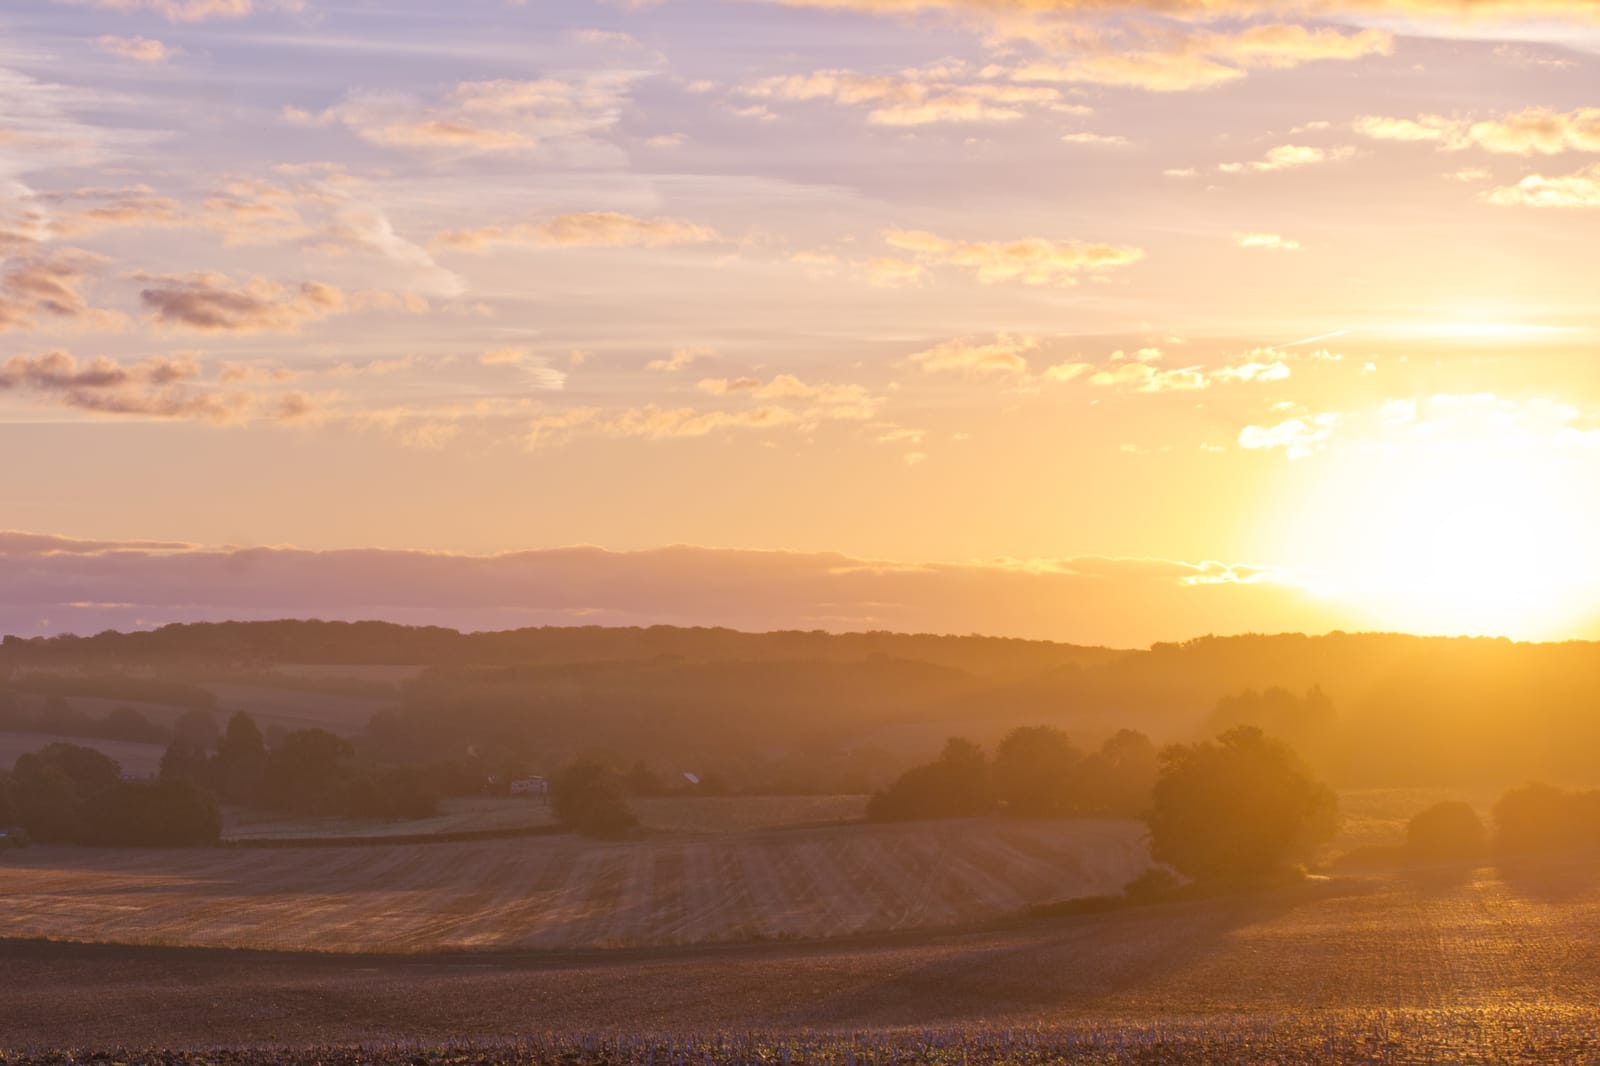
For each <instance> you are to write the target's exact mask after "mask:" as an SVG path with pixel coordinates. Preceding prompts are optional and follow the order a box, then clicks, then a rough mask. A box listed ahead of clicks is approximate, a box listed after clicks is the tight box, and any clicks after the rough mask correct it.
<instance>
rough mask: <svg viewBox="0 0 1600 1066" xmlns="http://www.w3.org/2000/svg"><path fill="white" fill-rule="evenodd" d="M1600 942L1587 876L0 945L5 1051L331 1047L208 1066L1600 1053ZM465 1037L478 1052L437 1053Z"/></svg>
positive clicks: (1414, 1059) (972, 1065) (1034, 1063)
mask: <svg viewBox="0 0 1600 1066" xmlns="http://www.w3.org/2000/svg"><path fill="white" fill-rule="evenodd" d="M1597 933H1600V868H1596V867H1585V868H1582V869H1566V870H1562V871H1559V875H1558V876H1550V875H1529V874H1522V875H1519V876H1517V877H1516V878H1513V879H1511V880H1509V881H1508V880H1505V879H1502V878H1501V877H1500V876H1499V875H1498V874H1496V873H1495V872H1494V871H1493V870H1490V869H1484V870H1480V871H1477V872H1476V873H1474V874H1472V875H1470V876H1467V877H1465V878H1464V879H1461V880H1455V881H1449V880H1431V881H1415V880H1407V879H1403V878H1396V879H1390V880H1375V881H1365V882H1347V883H1343V882H1335V883H1329V884H1322V885H1308V886H1303V887H1302V888H1299V889H1295V890H1285V891H1281V892H1277V893H1273V894H1268V895H1262V896H1255V897H1234V898H1224V899H1214V900H1207V901H1196V902H1188V903H1181V904H1167V905H1158V906H1149V907H1142V908H1132V909H1127V910H1122V911H1117V912H1112V913H1104V914H1094V915H1079V916H1074V917H1069V918H1062V919H1055V920H1049V921H1031V922H1019V923H1010V924H1005V925H999V926H994V927H991V928H988V929H984V930H974V931H968V932H963V933H919V934H899V935H890V936H879V937H873V938H860V939H856V940H848V941H838V942H832V943H825V944H824V943H812V944H759V945H736V946H726V947H693V948H682V949H674V950H659V949H658V950H648V951H621V952H604V953H579V954H565V955H538V954H536V955H528V954H523V955H459V956H445V957H441V956H433V957H419V956H407V957H390V958H385V957H370V956H368V957H352V956H318V955H305V954H302V955H283V954H260V953H237V952H208V951H183V950H171V949H153V948H122V947H108V946H96V945H66V944H42V943H20V942H0V973H4V974H5V975H6V978H7V992H6V995H5V996H4V997H0V1034H4V1035H0V1047H10V1048H12V1049H15V1050H23V1049H29V1048H46V1047H50V1048H62V1047H102V1048H105V1047H112V1046H122V1047H169V1048H172V1047H176V1048H210V1047H215V1046H216V1045H217V1044H218V1042H219V1040H221V1041H225V1042H226V1043H228V1044H229V1045H231V1046H234V1047H266V1046H277V1047H291V1048H301V1049H305V1048H307V1047H309V1046H311V1045H318V1047H317V1048H316V1050H301V1051H291V1052H284V1051H277V1052H262V1053H257V1054H255V1055H253V1056H244V1057H241V1058H235V1059H230V1057H229V1056H226V1055H219V1054H215V1053H208V1054H207V1056H206V1061H208V1062H212V1063H220V1064H226V1063H228V1062H230V1061H236V1062H264V1061H279V1062H285V1063H290V1064H299V1063H302V1062H303V1063H311V1062H322V1063H328V1064H334V1063H354V1062H357V1061H359V1062H363V1063H372V1064H374V1066H388V1064H389V1063H394V1064H395V1066H399V1064H400V1063H402V1062H406V1063H410V1062H418V1061H420V1062H424V1063H427V1062H441V1063H443V1062H458V1063H465V1062H474V1063H476V1062H506V1063H529V1064H532V1063H541V1064H542V1063H557V1062H560V1063H564V1064H566V1066H580V1064H584V1063H595V1064H598V1063H601V1062H605V1063H610V1064H611V1066H724V1064H732V1063H743V1062H761V1063H763V1064H766V1066H782V1064H784V1063H791V1066H794V1064H802V1063H818V1064H822V1066H888V1064H890V1063H900V1062H930V1063H941V1064H943V1063H948V1064H950V1066H955V1064H956V1063H962V1062H965V1063H966V1064H967V1066H987V1064H995V1066H998V1064H999V1063H1002V1062H1004V1063H1012V1064H1018V1066H1043V1064H1045V1063H1054V1062H1093V1063H1157V1062H1160V1063H1173V1064H1189V1063H1201V1062H1206V1063H1238V1062H1269V1063H1323V1062H1367V1063H1371V1062H1393V1063H1421V1062H1551V1063H1554V1062H1562V1063H1570V1062H1593V1061H1600V1042H1597V1034H1600V1025H1597V1022H1600V1007H1597V1004H1600V947H1597V942H1600V937H1597V935H1596V934H1597ZM586 1033H587V1034H594V1036H593V1037H591V1038H584V1039H578V1038H579V1036H580V1035H581V1034H586ZM540 1034H562V1038H561V1039H557V1038H555V1037H549V1036H541V1035H540ZM691 1034H702V1035H701V1036H699V1037H695V1036H693V1035H691ZM718 1034H721V1035H720V1036H719V1035H718ZM747 1034H765V1035H764V1036H759V1037H752V1036H748V1035H747ZM530 1038H531V1042H529V1041H530ZM563 1040H576V1041H577V1042H576V1043H564V1042H563ZM449 1041H474V1042H476V1043H477V1045H479V1046H476V1047H470V1048H469V1047H466V1046H460V1045H456V1046H454V1047H453V1048H448V1049H446V1050H444V1051H442V1052H439V1051H436V1052H434V1053H425V1052H423V1051H421V1050H420V1049H421V1048H423V1047H428V1046H432V1047H435V1048H438V1047H440V1045H441V1042H449ZM503 1041H509V1042H510V1043H507V1044H502V1043H500V1042H503ZM396 1042H400V1046H398V1047H396V1046H394V1044H395V1043H396ZM357 1043H364V1044H367V1045H369V1047H368V1048H367V1049H366V1050H362V1051H359V1052H357V1051H350V1050H343V1051H340V1050H335V1049H332V1048H330V1047H329V1045H346V1046H348V1045H354V1044H357ZM786 1048H787V1053H785V1049H786ZM116 1059H117V1061H121V1062H127V1063H139V1062H141V1061H161V1062H168V1061H183V1060H181V1059H174V1060H168V1059H159V1058H157V1059H150V1060H143V1059H141V1057H140V1056H139V1055H137V1054H128V1053H119V1054H118V1055H117V1056H116ZM55 1061H61V1060H55Z"/></svg>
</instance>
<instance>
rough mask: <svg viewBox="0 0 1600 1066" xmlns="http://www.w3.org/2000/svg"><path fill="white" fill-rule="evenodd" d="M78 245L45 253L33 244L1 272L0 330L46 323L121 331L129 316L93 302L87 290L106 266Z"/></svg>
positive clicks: (8, 262) (14, 257)
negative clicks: (80, 249) (92, 280)
mask: <svg viewBox="0 0 1600 1066" xmlns="http://www.w3.org/2000/svg"><path fill="white" fill-rule="evenodd" d="M104 262H105V261H104V260H103V259H101V258H100V257H99V256H97V255H91V254H90V253H88V252H84V251H79V250H77V249H70V248H68V249H61V250H59V251H41V250H38V249H35V248H33V247H32V246H31V244H27V245H25V246H24V249H23V250H22V251H21V252H20V254H14V255H13V256H12V257H11V258H10V259H9V260H7V261H6V263H5V266H4V269H3V270H0V333H4V332H6V331H8V330H21V329H32V328H34V327H36V326H39V325H41V324H43V323H44V322H46V321H54V322H59V323H65V324H68V325H73V326H78V327H84V328H89V329H117V328H120V327H121V326H122V325H124V324H125V321H126V320H125V319H124V318H123V317H122V316H121V315H119V314H117V313H115V312H111V311H105V310H101V309H98V308H94V307H91V306H90V305H89V300H88V297H87V296H86V295H85V289H86V288H87V287H88V285H89V279H90V278H91V277H92V276H93V275H94V274H96V273H97V272H98V271H99V269H100V268H101V267H102V266H103V265H104Z"/></svg>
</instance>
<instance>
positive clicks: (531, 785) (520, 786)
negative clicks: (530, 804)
mask: <svg viewBox="0 0 1600 1066" xmlns="http://www.w3.org/2000/svg"><path fill="white" fill-rule="evenodd" d="M511 794H512V795H513V796H537V797H539V798H545V797H547V796H549V795H550V782H549V781H546V780H545V779H544V778H542V777H518V778H514V779H513V780H512V782H511Z"/></svg>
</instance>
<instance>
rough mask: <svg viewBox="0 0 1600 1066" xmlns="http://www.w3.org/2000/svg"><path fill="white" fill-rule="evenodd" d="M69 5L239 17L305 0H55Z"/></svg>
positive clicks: (180, 17)
mask: <svg viewBox="0 0 1600 1066" xmlns="http://www.w3.org/2000/svg"><path fill="white" fill-rule="evenodd" d="M55 3H57V4H64V5H67V6H71V7H92V8H96V9H98V10H100V11H116V12H119V13H121V14H125V15H127V14H133V13H136V12H141V11H148V12H150V13H151V14H155V15H160V16H161V17H162V18H165V19H166V20H167V21H169V22H205V21H207V20H209V19H241V18H245V17H246V16H248V15H252V14H254V13H256V12H258V11H299V10H301V9H302V8H303V7H304V6H305V4H304V0H55Z"/></svg>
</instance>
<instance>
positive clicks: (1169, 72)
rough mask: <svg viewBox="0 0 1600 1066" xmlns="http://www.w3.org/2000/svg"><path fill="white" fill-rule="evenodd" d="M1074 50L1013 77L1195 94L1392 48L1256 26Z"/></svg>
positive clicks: (1368, 37) (1362, 39) (1373, 35)
mask: <svg viewBox="0 0 1600 1066" xmlns="http://www.w3.org/2000/svg"><path fill="white" fill-rule="evenodd" d="M1072 43H1073V45H1074V46H1075V47H1078V48H1082V49H1083V52H1084V54H1081V55H1079V56H1077V57H1075V58H1073V59H1070V60H1067V61H1065V62H1062V61H1058V60H1048V59H1042V60H1036V61H1033V62H1030V63H1026V64H1023V65H1022V66H1020V67H1019V68H1017V69H1016V70H1015V71H1014V72H1012V75H1011V76H1012V78H1014V79H1015V80H1017V81H1022V82H1066V83H1079V84H1087V85H1103V86H1109V87H1114V88H1129V89H1142V90H1145V91H1147V92H1189V91H1193V90H1203V89H1213V88H1216V87H1218V86H1222V85H1227V84H1229V83H1231V82H1235V81H1238V80H1240V79H1241V78H1244V77H1246V76H1247V74H1248V72H1249V71H1250V70H1251V69H1254V68H1268V69H1275V70H1283V69H1288V68H1290V67H1295V66H1299V65H1300V64H1302V63H1309V62H1316V61H1320V60H1353V59H1360V58H1363V57H1365V56H1371V55H1388V54H1390V53H1391V52H1392V51H1393V49H1394V40H1393V38H1392V37H1391V36H1390V35H1389V34H1388V33H1385V32H1382V31H1379V30H1370V29H1369V30H1359V31H1355V32H1350V33H1343V32H1340V31H1339V30H1336V29H1331V28H1323V29H1311V28H1307V27H1305V26H1297V25H1290V24H1280V23H1271V24H1265V25H1259V26H1251V27H1249V28H1247V29H1245V30H1242V31H1240V32H1238V33H1235V34H1223V33H1191V34H1187V35H1182V36H1178V37H1176V38H1169V39H1168V40H1165V41H1159V42H1158V44H1159V47H1155V48H1143V47H1138V46H1134V47H1129V46H1127V45H1126V44H1122V45H1120V46H1119V44H1118V42H1115V41H1107V40H1100V39H1094V38H1090V39H1088V40H1082V39H1075V40H1073V42H1072Z"/></svg>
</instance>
